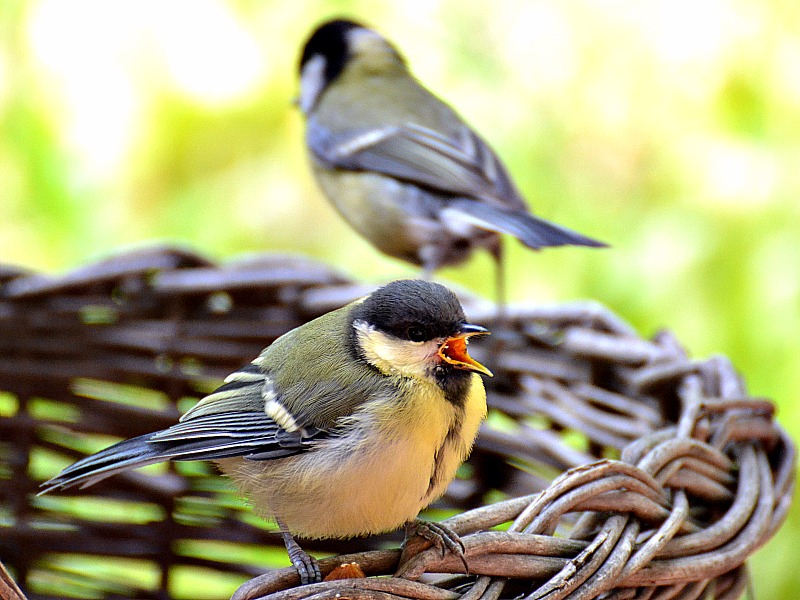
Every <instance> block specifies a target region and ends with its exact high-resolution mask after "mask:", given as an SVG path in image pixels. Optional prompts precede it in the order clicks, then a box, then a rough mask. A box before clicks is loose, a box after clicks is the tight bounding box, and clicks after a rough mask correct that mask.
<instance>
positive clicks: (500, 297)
mask: <svg viewBox="0 0 800 600" xmlns="http://www.w3.org/2000/svg"><path fill="white" fill-rule="evenodd" d="M489 252H491V253H492V257H493V258H494V266H495V270H494V277H495V278H494V296H495V302H496V303H497V321H498V323H500V324H501V325H505V322H506V301H507V299H506V268H505V262H504V260H503V238H502V237H501V236H499V235H498V236H497V243H496V244H495V245H494V246H492V247H491V248H489Z"/></svg>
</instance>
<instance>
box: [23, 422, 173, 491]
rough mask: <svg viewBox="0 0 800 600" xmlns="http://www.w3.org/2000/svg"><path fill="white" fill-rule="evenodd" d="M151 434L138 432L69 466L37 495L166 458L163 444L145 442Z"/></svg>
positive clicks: (86, 484)
mask: <svg viewBox="0 0 800 600" xmlns="http://www.w3.org/2000/svg"><path fill="white" fill-rule="evenodd" d="M152 435H153V434H146V435H141V436H139V437H135V438H132V439H130V440H125V441H122V442H119V443H118V444H114V445H113V446H110V447H109V448H106V449H105V450H103V451H101V452H98V453H97V454H92V455H91V456H87V457H86V458H83V459H81V460H79V461H78V462H76V463H75V464H73V465H70V466H69V467H67V468H66V469H64V470H63V471H62V472H61V473H60V474H59V475H58V476H56V477H53V479H50V480H49V481H45V482H44V483H43V484H42V491H40V492H39V494H40V495H41V494H46V493H47V492H50V491H52V490H58V489H66V488H70V487H74V486H76V485H80V487H82V488H84V487H86V486H89V485H92V484H95V483H97V482H98V481H101V480H102V479H105V478H106V477H110V476H111V475H114V474H115V473H119V472H120V471H124V470H126V469H135V468H137V467H144V466H146V465H151V464H153V463H157V462H162V461H164V460H167V457H165V456H164V453H163V445H153V444H148V443H147V442H148V440H149V439H150V438H151V437H152Z"/></svg>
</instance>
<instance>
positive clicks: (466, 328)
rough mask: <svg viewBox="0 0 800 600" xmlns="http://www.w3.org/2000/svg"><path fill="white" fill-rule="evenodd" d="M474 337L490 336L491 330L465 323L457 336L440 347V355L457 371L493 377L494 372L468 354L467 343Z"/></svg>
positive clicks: (450, 338) (448, 339)
mask: <svg viewBox="0 0 800 600" xmlns="http://www.w3.org/2000/svg"><path fill="white" fill-rule="evenodd" d="M473 335H489V330H488V329H486V328H485V327H481V326H480V325H472V324H471V323H464V324H463V325H461V328H460V331H459V332H458V334H457V335H454V336H453V337H449V338H447V339H446V340H445V341H444V343H443V344H442V345H441V346H439V353H438V354H439V356H440V357H441V359H442V360H443V361H444V362H446V363H448V364H451V365H453V366H454V367H455V368H456V369H465V370H467V371H475V372H477V373H483V374H484V375H488V376H489V377H492V372H491V371H490V370H489V369H487V368H486V367H484V366H483V365H482V364H481V363H479V362H478V361H477V360H474V359H473V358H472V357H471V356H470V355H469V354H468V353H467V343H468V340H469V338H471V337H472V336H473Z"/></svg>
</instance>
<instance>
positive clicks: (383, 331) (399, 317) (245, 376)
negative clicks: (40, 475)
mask: <svg viewBox="0 0 800 600" xmlns="http://www.w3.org/2000/svg"><path fill="white" fill-rule="evenodd" d="M486 333H488V331H487V330H486V329H485V328H483V327H481V326H479V325H473V324H470V323H468V322H467V321H466V319H465V317H464V312H463V310H462V307H461V304H460V303H459V301H458V299H457V298H456V296H455V295H454V294H453V293H452V292H451V291H450V290H448V289H447V288H445V287H443V286H441V285H439V284H436V283H431V282H427V281H414V280H402V281H395V282H392V283H390V284H388V285H386V286H384V287H382V288H380V289H378V290H377V291H375V292H373V293H372V294H370V295H368V296H365V297H364V298H361V299H359V300H356V301H355V302H352V303H350V304H348V305H347V306H345V307H343V308H340V309H338V310H334V311H332V312H329V313H327V314H325V315H323V316H321V317H319V318H317V319H315V320H313V321H310V322H308V323H306V324H304V325H301V326H300V327H298V328H296V329H293V330H292V331H290V332H288V333H286V334H285V335H283V336H281V337H280V338H278V339H277V340H275V342H273V343H272V345H270V346H269V347H268V348H266V349H265V350H264V351H263V352H262V353H261V355H260V356H259V357H258V358H256V359H255V360H254V361H253V362H252V363H251V364H249V365H247V366H246V367H244V368H243V369H241V370H239V371H236V372H234V373H233V374H232V375H230V376H228V378H227V379H226V380H225V384H224V385H222V386H221V387H220V388H218V389H217V390H216V391H215V392H213V393H211V394H210V395H208V396H206V397H205V398H203V399H202V400H200V401H199V402H198V403H197V404H196V405H195V406H194V407H193V408H192V409H190V410H189V411H188V412H187V413H186V414H185V415H183V417H182V418H181V419H180V422H179V423H178V424H176V425H173V426H172V427H169V428H168V429H165V430H163V431H158V432H156V433H150V434H146V435H143V436H139V437H136V438H133V439H130V440H126V441H123V442H120V443H118V444H116V445H114V446H111V447H110V448H107V449H105V450H103V451H101V452H99V453H97V454H94V455H92V456H89V457H86V458H84V459H82V460H80V461H78V462H76V463H75V464H73V465H71V466H70V467H67V468H66V469H65V470H64V471H63V472H62V473H61V474H60V475H58V476H57V477H55V478H53V479H51V480H50V481H47V482H45V483H44V484H42V485H43V487H44V490H43V492H42V493H44V492H48V491H50V490H54V489H61V488H68V487H71V486H74V485H81V486H86V485H90V484H93V483H95V482H97V481H99V480H101V479H104V478H106V477H108V476H110V475H113V474H115V473H118V472H120V471H122V470H125V469H130V468H135V467H141V466H144V465H148V464H151V463H156V462H162V461H166V460H213V461H214V462H215V463H216V464H217V465H218V467H219V469H220V470H221V471H222V472H223V473H224V474H226V475H228V476H230V477H231V479H232V480H233V481H234V483H235V484H236V485H237V487H238V488H239V489H240V491H241V492H242V493H243V494H244V495H245V496H246V497H248V498H249V499H250V501H251V502H252V505H253V507H254V509H255V511H256V512H258V513H259V514H261V515H262V516H265V517H267V518H274V519H275V520H276V522H277V523H278V525H279V527H280V530H281V533H282V535H283V539H284V542H285V543H286V548H287V551H288V553H289V556H290V558H291V560H292V563H293V564H294V566H295V568H296V569H297V571H298V573H299V574H300V578H301V581H302V582H303V583H308V582H313V581H319V580H320V571H319V566H318V565H317V563H316V561H315V560H314V559H313V558H311V557H310V556H308V555H307V554H306V553H305V552H303V551H302V550H301V549H300V546H299V545H298V544H297V543H296V542H295V541H294V539H293V537H292V533H294V534H298V535H301V536H305V537H311V538H330V537H334V538H345V537H353V536H361V535H368V534H373V533H379V532H384V531H390V530H393V529H396V528H398V527H400V526H401V525H404V524H406V530H407V534H411V533H418V534H420V535H422V536H423V537H426V538H428V539H432V540H434V541H435V542H436V543H437V544H439V545H440V546H442V548H443V549H444V547H448V548H450V549H452V550H455V551H456V552H459V550H460V549H459V541H458V539H457V536H456V535H455V534H454V533H452V532H450V531H449V530H448V529H447V528H443V527H441V526H439V525H437V524H435V523H424V522H422V521H419V520H418V519H416V517H417V514H418V513H419V511H420V510H422V509H423V508H425V507H426V506H427V505H428V504H430V503H431V502H432V501H434V500H435V499H437V498H438V497H440V496H441V495H442V494H443V493H444V491H445V489H446V488H447V486H448V484H449V483H450V482H451V481H452V480H453V478H454V477H455V472H456V469H457V468H458V466H459V465H460V464H461V463H462V462H463V461H464V460H465V459H466V458H467V456H468V455H469V453H470V450H471V448H472V444H473V441H474V440H475V436H476V435H477V433H478V427H479V425H480V422H481V421H482V420H483V418H484V417H485V415H486V392H485V390H484V387H483V382H482V380H481V378H480V376H479V375H478V373H482V374H484V375H491V373H490V372H489V370H488V369H487V368H486V367H484V366H483V365H481V364H480V363H478V362H476V361H475V360H473V359H472V358H471V357H470V356H469V354H468V353H467V341H468V339H469V338H470V337H472V336H475V335H482V334H486ZM462 560H463V554H462Z"/></svg>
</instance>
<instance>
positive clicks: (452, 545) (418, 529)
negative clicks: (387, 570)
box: [400, 519, 469, 574]
mask: <svg viewBox="0 0 800 600" xmlns="http://www.w3.org/2000/svg"><path fill="white" fill-rule="evenodd" d="M404 528H405V534H406V539H405V540H404V541H403V556H401V557H400V564H401V565H402V564H403V563H404V562H405V560H406V558H407V557H406V549H407V548H408V546H409V542H410V541H411V540H412V538H414V537H415V536H418V537H420V538H422V539H424V540H428V541H429V542H431V543H432V544H433V545H434V546H436V547H437V548H438V549H439V551H440V552H441V553H442V556H444V555H445V553H446V552H447V551H448V550H449V551H450V552H452V553H453V554H455V555H456V556H457V557H458V558H459V559H460V560H461V563H462V564H463V565H464V572H465V573H467V574H469V566H468V565H467V558H466V556H464V550H465V548H464V542H462V541H461V538H460V537H459V536H458V534H457V533H456V532H455V531H453V530H452V529H450V528H449V527H448V526H447V525H444V524H442V523H431V522H430V521H423V520H421V519H414V520H413V521H407V522H406V524H405V526H404ZM409 558H410V557H409Z"/></svg>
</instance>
